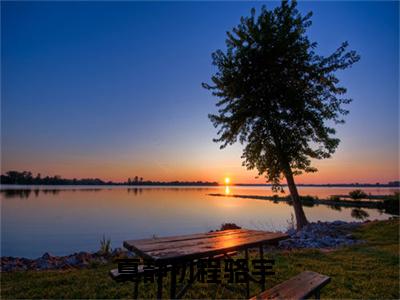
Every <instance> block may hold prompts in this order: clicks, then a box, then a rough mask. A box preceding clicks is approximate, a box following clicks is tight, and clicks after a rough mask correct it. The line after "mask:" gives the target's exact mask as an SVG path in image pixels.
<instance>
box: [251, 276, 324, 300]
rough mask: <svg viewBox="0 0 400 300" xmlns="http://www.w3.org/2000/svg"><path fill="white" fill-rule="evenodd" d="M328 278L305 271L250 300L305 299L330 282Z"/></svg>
mask: <svg viewBox="0 0 400 300" xmlns="http://www.w3.org/2000/svg"><path fill="white" fill-rule="evenodd" d="M330 280H331V279H330V277H328V276H325V275H322V274H318V273H316V272H311V271H305V272H302V273H300V274H298V275H296V276H294V277H292V278H291V279H289V280H287V281H284V282H282V283H281V284H278V285H276V286H274V287H273V288H271V289H269V290H266V291H264V292H262V293H261V294H259V295H257V296H255V297H253V298H251V300H259V299H277V300H278V299H306V298H308V297H310V296H311V295H313V294H314V293H316V292H317V291H319V290H320V289H321V288H323V287H324V286H325V285H327V284H328V283H329V282H330Z"/></svg>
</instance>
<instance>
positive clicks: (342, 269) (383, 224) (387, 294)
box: [1, 219, 400, 299]
mask: <svg viewBox="0 0 400 300" xmlns="http://www.w3.org/2000/svg"><path fill="white" fill-rule="evenodd" d="M354 235H355V236H356V237H357V238H358V239H362V240H364V241H365V243H363V244H359V245H356V246H351V247H344V248H341V249H339V250H336V251H318V250H297V251H290V252H273V253H270V254H269V255H268V256H269V258H274V259H275V266H274V271H275V272H276V274H275V275H274V276H270V277H269V278H267V287H272V286H274V285H275V284H278V283H280V282H282V281H284V280H286V279H288V278H290V277H291V276H294V275H296V274H298V273H299V272H301V271H304V270H312V271H316V272H319V273H322V274H326V275H328V276H330V277H331V278H332V281H331V283H330V284H328V285H327V286H326V287H325V288H324V289H323V290H322V293H321V297H322V298H353V299H354V298H357V299H359V298H381V299H382V298H385V299H398V298H400V295H399V219H395V220H388V221H379V222H371V223H369V224H366V225H364V226H362V227H361V228H359V229H357V230H356V231H355V232H354ZM251 255H253V256H255V255H256V253H255V252H254V253H251ZM114 267H116V265H113V264H108V265H103V266H98V267H93V268H90V269H82V270H67V271H37V272H35V271H28V272H15V273H2V274H1V298H2V299H6V298H8V299H10V298H13V299H15V298H25V299H26V298H53V299H54V298H74V299H77V298H79V299H82V298H84V299H86V298H102V299H104V298H107V299H110V298H131V297H132V291H133V284H132V283H116V282H114V281H112V280H111V279H110V278H109V277H108V274H107V273H108V271H109V270H110V269H112V268H114ZM167 287H168V282H165V289H164V292H166V291H167V290H168V288H167ZM235 289H236V291H230V290H227V289H226V288H223V286H221V285H216V284H205V283H204V284H203V283H196V284H195V285H194V286H193V287H191V288H190V289H189V290H188V292H187V294H186V295H185V297H186V298H196V299H198V298H244V296H245V293H244V292H243V287H236V288H235ZM259 291H260V290H259V286H257V285H252V291H251V294H252V295H254V294H257V293H258V292H259ZM164 296H165V297H167V294H166V293H165V294H164ZM139 297H140V298H154V297H155V288H154V286H153V285H152V284H146V285H144V284H141V286H140V294H139Z"/></svg>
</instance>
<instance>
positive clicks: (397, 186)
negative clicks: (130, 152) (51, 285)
mask: <svg viewBox="0 0 400 300" xmlns="http://www.w3.org/2000/svg"><path fill="white" fill-rule="evenodd" d="M3 186H6V187H13V186H15V187H21V186H35V187H36V186H37V187H40V186H43V187H46V186H73V187H82V186H120V187H128V188H137V187H142V186H211V187H216V186H226V185H225V184H218V183H214V182H210V183H208V182H203V183H196V182H154V183H138V184H130V185H128V184H125V183H100V184H99V183H87V184H73V183H71V184H69V183H67V184H61V183H53V184H35V183H32V184H25V183H17V184H15V183H14V184H8V183H5V184H3V183H1V184H0V188H2V187H3ZM228 186H231V187H232V186H243V187H246V186H249V187H252V186H258V187H271V186H272V185H271V184H258V183H236V184H230V185H228ZM282 187H287V185H286V184H282ZM297 187H328V188H329V187H333V188H338V187H351V188H400V185H392V184H379V185H377V184H368V183H364V184H355V183H338V184H330V183H327V184H297Z"/></svg>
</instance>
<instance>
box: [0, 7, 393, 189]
mask: <svg viewBox="0 0 400 300" xmlns="http://www.w3.org/2000/svg"><path fill="white" fill-rule="evenodd" d="M262 4H263V3H262V2H229V3H228V2H203V3H201V2H170V3H169V2H149V3H143V2H118V3H106V2H80V3H78V2H77V3H71V2H70V3H65V2H64V3H57V2H37V3H29V2H8V3H5V2H2V3H1V6H2V12H1V14H2V21H1V22H2V24H1V25H2V29H1V30H2V32H1V51H2V66H1V68H2V70H1V85H2V89H1V130H2V136H1V158H2V161H1V167H2V170H1V171H2V172H5V171H8V170H20V171H22V170H30V171H32V172H33V173H34V174H36V173H41V174H42V175H61V176H62V177H66V178H72V177H76V178H82V177H99V178H101V179H104V180H115V181H122V180H126V179H127V178H128V177H134V176H135V175H137V176H141V177H144V179H150V180H204V181H218V182H221V183H222V182H223V180H224V178H225V177H226V176H229V177H230V178H231V179H232V182H233V183H238V182H242V183H244V182H248V183H262V182H264V180H263V179H262V178H260V179H255V178H254V177H255V175H256V172H255V171H247V170H246V169H245V168H244V167H242V166H241V158H240V156H241V146H240V145H235V146H232V147H228V148H226V149H224V150H220V149H219V145H217V144H215V143H213V142H212V138H213V137H215V136H216V133H217V131H216V129H214V128H213V126H212V124H211V122H210V121H209V120H208V117H207V115H208V114H209V113H212V112H215V102H216V99H215V98H213V97H212V96H211V95H210V93H209V92H208V91H207V90H204V89H203V88H202V87H201V83H202V82H210V77H211V75H212V74H213V72H215V68H214V67H213V66H212V65H211V53H212V52H213V51H215V50H216V49H225V44H224V41H225V32H226V31H227V30H231V29H232V27H233V26H235V25H237V23H238V22H239V19H240V17H241V16H243V15H248V14H249V12H250V9H251V8H252V7H255V8H256V9H257V8H260V7H261V5H262ZM266 4H267V7H274V6H276V5H277V2H268V3H266ZM299 9H300V10H301V11H302V12H308V11H309V10H312V11H313V12H314V16H313V18H312V20H313V26H312V27H311V28H310V29H309V36H310V39H311V40H313V41H317V42H318V45H319V46H318V49H317V52H318V53H319V54H323V55H328V54H330V53H331V52H333V51H334V50H335V49H336V48H337V47H338V46H339V45H340V43H341V42H342V41H345V40H347V41H349V43H350V48H351V49H355V50H357V52H358V53H359V54H360V55H361V60H360V62H359V63H357V64H356V65H355V66H354V67H353V68H351V69H349V70H346V71H344V72H343V73H339V77H340V78H341V79H342V80H343V81H342V83H343V85H345V86H346V87H347V88H348V96H350V97H352V98H353V99H354V101H353V103H352V104H351V105H349V106H348V108H349V110H350V111H351V112H350V114H349V115H348V116H347V117H346V120H347V122H346V124H344V125H339V126H338V127H337V129H338V136H339V138H340V139H341V141H342V142H341V144H340V145H339V148H338V151H337V152H336V153H335V155H334V157H333V158H332V159H328V160H324V161H318V162H315V166H316V167H318V168H319V172H318V173H315V174H312V175H304V176H303V175H302V176H299V177H298V178H297V182H298V183H342V182H369V183H375V182H381V183H384V182H387V181H392V180H398V178H399V160H398V153H399V148H398V147H399V146H398V145H399V132H398V128H399V124H398V119H399V101H398V92H399V89H398V82H399V72H398V66H399V56H398V51H399V46H398V45H399V3H398V2H396V1H393V2H373V1H370V2H342V1H336V2H304V3H300V4H299Z"/></svg>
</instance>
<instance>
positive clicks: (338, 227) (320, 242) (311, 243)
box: [278, 221, 369, 249]
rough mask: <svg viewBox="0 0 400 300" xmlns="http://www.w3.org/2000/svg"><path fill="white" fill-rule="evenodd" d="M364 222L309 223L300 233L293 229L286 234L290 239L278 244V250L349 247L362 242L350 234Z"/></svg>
mask: <svg viewBox="0 0 400 300" xmlns="http://www.w3.org/2000/svg"><path fill="white" fill-rule="evenodd" d="M367 222H369V221H366V222H344V221H334V222H321V221H318V222H316V223H310V224H308V225H306V226H305V227H304V228H303V229H302V230H301V231H297V232H296V230H294V229H290V230H288V231H287V232H286V233H288V234H289V235H290V239H287V240H284V241H281V242H280V243H279V246H278V247H279V248H280V249H299V248H317V249H321V248H337V247H341V246H350V245H354V244H356V243H360V242H362V241H360V240H356V239H355V237H354V236H353V234H352V233H351V232H352V231H353V230H354V229H355V228H357V227H358V226H360V225H362V224H364V223H367Z"/></svg>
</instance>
